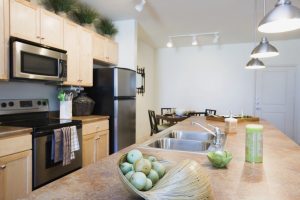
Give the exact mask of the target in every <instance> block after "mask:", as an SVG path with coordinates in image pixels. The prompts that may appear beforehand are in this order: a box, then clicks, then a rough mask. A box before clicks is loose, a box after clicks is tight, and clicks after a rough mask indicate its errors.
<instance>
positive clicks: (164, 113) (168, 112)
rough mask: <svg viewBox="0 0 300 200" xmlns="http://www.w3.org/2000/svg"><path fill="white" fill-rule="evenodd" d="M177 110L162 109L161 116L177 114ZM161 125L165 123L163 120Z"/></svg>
mask: <svg viewBox="0 0 300 200" xmlns="http://www.w3.org/2000/svg"><path fill="white" fill-rule="evenodd" d="M175 109H176V108H160V114H161V115H166V114H170V115H171V114H173V113H175ZM161 123H162V124H163V123H164V120H161Z"/></svg>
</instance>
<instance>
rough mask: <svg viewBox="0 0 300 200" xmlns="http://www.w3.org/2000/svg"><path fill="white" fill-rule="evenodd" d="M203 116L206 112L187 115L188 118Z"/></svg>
mask: <svg viewBox="0 0 300 200" xmlns="http://www.w3.org/2000/svg"><path fill="white" fill-rule="evenodd" d="M205 114H206V112H190V113H189V114H188V116H189V117H191V116H201V115H202V116H205Z"/></svg>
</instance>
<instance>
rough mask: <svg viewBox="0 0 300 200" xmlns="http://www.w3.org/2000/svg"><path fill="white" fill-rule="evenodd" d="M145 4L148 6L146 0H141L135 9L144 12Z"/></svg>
mask: <svg viewBox="0 0 300 200" xmlns="http://www.w3.org/2000/svg"><path fill="white" fill-rule="evenodd" d="M145 4H146V0H141V2H140V3H139V4H137V5H136V6H135V9H136V10H137V11H138V12H142V11H143V9H144V5H145Z"/></svg>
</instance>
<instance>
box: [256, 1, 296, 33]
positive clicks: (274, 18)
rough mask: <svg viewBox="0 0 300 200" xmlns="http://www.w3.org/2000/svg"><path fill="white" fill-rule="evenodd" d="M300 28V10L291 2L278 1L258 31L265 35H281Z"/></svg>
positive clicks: (260, 24)
mask: <svg viewBox="0 0 300 200" xmlns="http://www.w3.org/2000/svg"><path fill="white" fill-rule="evenodd" d="M299 28H300V9H299V8H297V7H295V6H293V5H292V4H291V1H290V0H278V2H277V4H276V6H275V8H274V9H273V10H271V11H270V12H269V13H268V14H267V15H266V16H265V17H264V18H263V19H262V21H261V22H260V23H259V26H258V30H259V31H260V32H263V33H281V32H287V31H293V30H297V29H299Z"/></svg>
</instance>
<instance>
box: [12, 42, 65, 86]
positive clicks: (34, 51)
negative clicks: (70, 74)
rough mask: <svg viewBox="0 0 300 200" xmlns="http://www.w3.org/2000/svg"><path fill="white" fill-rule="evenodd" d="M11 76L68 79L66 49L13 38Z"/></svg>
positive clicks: (14, 77)
mask: <svg viewBox="0 0 300 200" xmlns="http://www.w3.org/2000/svg"><path fill="white" fill-rule="evenodd" d="M10 45H11V46H10V49H11V65H10V66H11V78H13V79H32V80H43V81H54V82H56V81H57V82H62V81H65V80H66V79H67V54H66V51H63V50H59V49H54V48H51V47H47V46H43V45H40V44H36V43H32V42H28V41H25V40H21V39H11V42H10Z"/></svg>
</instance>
